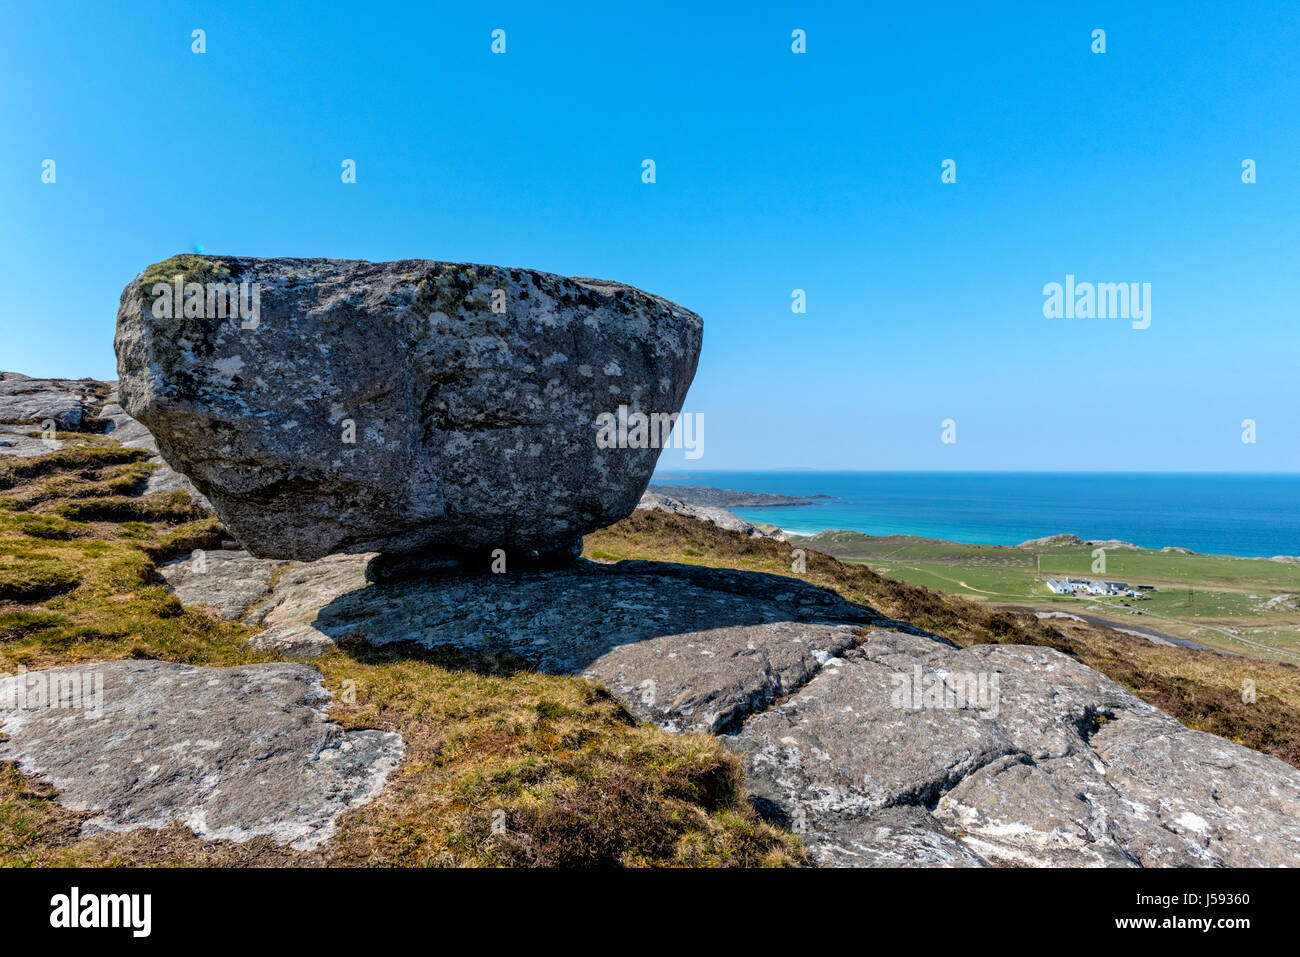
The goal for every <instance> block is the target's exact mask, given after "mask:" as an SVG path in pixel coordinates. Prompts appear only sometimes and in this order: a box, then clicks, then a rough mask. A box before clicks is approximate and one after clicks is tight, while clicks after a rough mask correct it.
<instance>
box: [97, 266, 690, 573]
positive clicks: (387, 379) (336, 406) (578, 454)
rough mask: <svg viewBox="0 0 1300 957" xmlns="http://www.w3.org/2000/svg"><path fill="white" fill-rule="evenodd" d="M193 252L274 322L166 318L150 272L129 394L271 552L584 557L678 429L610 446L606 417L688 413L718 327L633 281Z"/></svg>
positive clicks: (213, 494) (132, 293)
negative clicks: (588, 537) (584, 541)
mask: <svg viewBox="0 0 1300 957" xmlns="http://www.w3.org/2000/svg"><path fill="white" fill-rule="evenodd" d="M185 261H186V262H188V263H190V264H191V265H192V266H193V268H196V269H197V268H200V267H199V266H197V265H194V264H201V267H202V269H204V270H207V273H206V275H208V276H209V277H211V276H215V275H217V273H221V278H222V281H229V282H231V283H236V284H237V283H248V284H249V288H250V290H251V289H252V288H253V287H254V286H255V287H256V288H257V289H258V290H260V292H259V302H260V314H259V316H258V317H257V320H256V322H255V323H250V322H248V321H247V320H246V319H244V318H242V317H241V318H233V317H226V318H216V317H213V318H197V317H194V318H184V317H179V318H164V317H159V316H156V315H155V314H154V312H155V310H154V308H153V305H154V301H155V300H154V299H153V294H152V289H153V286H154V283H153V282H150V283H149V284H148V285H149V288H148V289H144V288H142V286H141V279H142V276H143V274H142V276H138V277H136V279H135V280H133V281H132V282H131V283H130V284H129V285H128V286H127V287H126V289H125V290H124V291H123V293H122V299H121V306H120V309H119V311H118V318H117V337H116V342H115V345H116V349H117V357H118V370H119V374H120V377H121V379H120V385H119V389H120V396H121V403H122V406H123V407H124V408H125V410H126V412H127V413H128V414H130V415H131V416H133V417H134V418H136V419H138V420H139V421H140V422H141V423H143V424H144V425H145V426H146V427H147V428H148V429H149V431H150V432H152V433H153V435H154V437H155V438H156V439H157V442H158V448H159V449H160V450H161V452H162V455H163V458H165V459H166V460H167V462H168V463H170V464H171V465H172V466H173V467H174V468H175V469H176V470H177V471H179V472H180V473H182V474H183V475H185V476H187V477H188V478H189V479H191V480H192V481H193V482H194V484H195V485H196V486H197V487H198V489H199V490H200V491H201V492H202V493H203V494H204V495H205V496H207V498H208V499H209V500H210V501H211V503H212V506H213V508H214V510H215V511H216V513H217V515H218V516H219V517H220V518H221V521H222V523H223V525H225V527H226V528H227V529H229V530H230V531H231V532H232V533H233V535H234V536H235V537H236V538H238V539H239V541H240V542H241V543H242V544H243V545H244V547H245V548H247V549H248V550H249V551H250V552H252V553H253V554H254V555H257V556H259V557H266V558H286V559H299V560H310V559H316V558H321V557H323V556H325V555H329V554H336V553H350V554H359V553H365V552H374V551H378V552H385V553H389V554H409V553H416V552H420V551H423V550H428V549H470V550H474V549H480V548H482V549H493V548H503V549H516V548H517V549H522V550H533V549H537V550H543V551H558V550H562V549H565V548H568V547H571V546H572V545H573V543H574V542H575V541H576V540H577V538H578V537H580V536H581V535H583V534H585V533H586V532H589V531H593V530H594V529H596V528H600V527H602V526H605V525H608V524H610V523H612V522H615V521H617V520H618V519H620V518H623V517H624V516H626V515H628V514H630V513H631V512H632V510H633V509H634V508H635V507H636V504H637V501H638V500H639V498H640V496H641V493H642V492H643V491H644V490H645V487H646V484H647V483H648V481H649V479H650V475H651V472H652V471H653V469H654V464H655V461H656V460H657V458H658V456H659V444H660V442H661V441H662V439H663V438H665V437H666V436H660V437H659V439H658V440H657V441H655V443H654V444H653V445H652V444H649V443H648V438H649V437H648V434H647V435H646V436H645V438H646V442H641V443H640V444H637V441H636V440H634V439H628V440H627V441H625V442H623V444H622V445H621V446H616V447H602V445H601V444H600V443H598V441H597V434H598V431H599V429H600V426H601V419H600V416H601V415H602V414H608V415H610V416H615V417H617V415H618V412H619V409H620V407H626V410H627V414H632V413H638V412H639V413H645V414H652V413H658V414H661V415H664V416H669V415H674V414H676V413H678V412H679V411H680V410H681V406H682V401H683V399H684V398H685V395H686V390H687V388H688V387H689V386H690V383H691V379H692V378H693V376H694V374H695V366H696V363H697V361H698V359H699V352H700V344H701V337H702V329H703V324H702V322H701V320H700V317H699V316H697V315H695V314H694V313H692V312H689V311H688V310H686V309H683V308H681V307H680V306H677V305H675V304H674V303H671V302H669V301H667V300H665V299H661V298H659V297H657V296H652V295H649V294H647V293H644V292H641V291H640V290H638V289H634V288H632V287H631V286H626V285H622V284H620V283H614V282H608V281H604V280H595V279H569V278H566V277H563V276H556V275H553V274H550V273H541V272H536V271H534V270H528V269H513V268H504V267H498V266H476V265H469V264H458V263H438V262H429V261H426V260H402V261H398V262H389V263H370V262H364V261H360V260H328V259H256V258H241V257H229V256H227V257H212V256H208V257H200V256H193V257H185ZM167 268H168V269H171V268H172V267H170V266H169V267H167ZM178 268H179V267H178ZM168 278H169V279H170V277H168ZM249 301H250V303H251V293H250V295H249ZM625 438H626V436H625Z"/></svg>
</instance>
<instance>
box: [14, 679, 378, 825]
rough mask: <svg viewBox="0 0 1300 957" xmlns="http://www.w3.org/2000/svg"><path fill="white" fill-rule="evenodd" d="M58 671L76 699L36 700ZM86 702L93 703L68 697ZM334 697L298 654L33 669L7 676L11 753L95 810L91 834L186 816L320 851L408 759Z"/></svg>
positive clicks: (62, 798)
mask: <svg viewBox="0 0 1300 957" xmlns="http://www.w3.org/2000/svg"><path fill="white" fill-rule="evenodd" d="M56 681H57V682H62V683H63V687H64V688H65V689H68V690H65V691H64V693H63V695H62V697H61V698H60V700H61V701H63V702H65V704H64V706H62V707H49V706H37V701H38V700H39V699H38V698H37V697H35V695H36V691H35V688H36V687H37V686H38V685H43V686H44V687H46V688H50V687H55V686H56V685H55V682H56ZM97 681H102V685H98V687H99V688H100V689H102V699H100V700H101V703H102V708H99V707H96V706H95V705H94V702H95V700H96V696H97V694H99V692H96V691H93V690H92V689H94V688H96V687H97V685H96V682H97ZM72 682H76V684H75V685H74V684H72ZM20 683H25V684H26V696H25V697H20V696H17V694H16V691H17V688H18V686H19V684H20ZM73 687H77V688H78V689H79V691H80V698H79V699H74V698H73V697H72V694H71V690H70V689H71V688H73ZM74 700H79V701H80V703H81V705H82V706H81V707H79V708H73V707H68V706H67V705H68V704H71V703H72V702H73V701H74ZM329 701H330V696H329V693H328V692H326V691H325V689H324V688H323V687H322V685H321V680H320V675H319V673H318V672H317V671H316V670H315V669H313V668H310V667H308V666H305V665H301V664H292V663H287V662H277V663H272V664H260V665H245V666H240V667H233V668H209V667H195V666H190V665H178V664H168V663H165V662H159V661H112V662H105V663H99V664H87V665H83V666H80V667H77V668H52V669H49V670H48V671H42V672H29V673H27V674H26V675H15V676H12V677H6V678H3V679H0V730H3V731H4V733H5V734H6V735H8V739H7V740H5V741H4V742H0V760H4V761H16V762H17V763H18V766H19V768H20V769H21V770H22V771H23V772H24V773H26V774H30V775H32V776H34V777H37V778H39V779H41V780H44V781H46V782H48V783H49V784H51V785H52V786H54V787H55V788H57V789H58V790H59V792H60V793H59V798H58V799H59V802H60V803H61V804H63V805H65V806H67V807H70V808H72V809H73V810H76V811H83V812H89V813H91V814H92V816H91V817H90V818H89V819H88V820H87V821H86V822H85V823H84V824H83V825H82V833H83V835H85V836H93V835H94V834H96V833H99V832H104V831H126V830H132V829H134V828H139V827H148V828H162V827H166V826H167V825H168V824H171V823H172V822H180V823H182V824H184V825H186V826H187V827H189V828H191V829H192V830H193V831H194V833H195V834H196V835H198V836H199V837H202V838H209V839H213V840H217V839H229V840H233V841H247V840H249V839H251V838H254V837H259V836H267V837H270V838H272V839H273V840H275V841H277V842H278V843H281V844H289V845H292V846H293V847H294V848H296V849H298V850H310V849H312V848H315V847H317V846H319V845H320V844H321V843H322V842H324V841H325V840H327V839H328V838H329V837H330V836H331V835H332V834H333V832H334V825H335V821H336V819H337V818H338V816H339V815H340V814H341V813H343V812H344V811H346V810H347V809H348V808H351V807H355V806H357V805H359V804H364V803H366V802H367V801H369V800H371V799H373V798H374V797H376V796H377V795H378V794H379V792H380V791H381V790H382V788H383V786H384V782H385V780H386V779H387V777H388V774H389V773H390V772H391V771H392V770H393V768H395V767H396V766H397V764H398V762H399V761H400V760H401V757H402V740H401V738H400V736H398V735H396V734H392V733H390V732H385V731H372V730H363V731H346V730H344V729H343V728H342V727H341V726H340V725H338V724H335V723H333V722H331V721H329V720H327V718H326V708H327V707H328V705H329ZM14 704H19V705H23V704H25V705H26V707H13V705H14ZM96 712H98V714H97V713H96Z"/></svg>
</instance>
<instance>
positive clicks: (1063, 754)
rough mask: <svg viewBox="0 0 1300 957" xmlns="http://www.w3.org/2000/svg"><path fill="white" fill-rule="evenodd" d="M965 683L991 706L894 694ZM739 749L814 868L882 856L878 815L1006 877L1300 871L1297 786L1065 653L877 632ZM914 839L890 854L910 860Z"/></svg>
mask: <svg viewBox="0 0 1300 957" xmlns="http://www.w3.org/2000/svg"><path fill="white" fill-rule="evenodd" d="M967 676H970V677H973V676H984V677H986V678H988V679H990V680H989V682H988V686H989V687H990V689H991V690H992V691H993V692H994V693H993V694H992V695H991V696H990V697H989V699H988V700H979V696H976V699H975V700H966V701H965V702H962V701H961V700H960V699H958V698H957V697H956V695H955V694H954V695H952V696H951V700H946V701H945V702H944V703H939V700H940V699H935V700H934V701H926V700H919V701H918V699H916V698H915V697H911V698H909V697H908V696H904V697H903V698H901V699H900V698H899V696H898V695H899V689H900V688H911V687H916V686H918V682H917V678H918V677H920V678H921V682H920V686H923V687H934V686H935V685H936V684H937V685H938V686H941V687H945V688H948V689H950V690H953V691H955V689H957V688H959V687H960V688H963V689H964V688H967V687H969V684H968V682H967V681H966V680H964V679H965V678H966V677H967ZM994 676H996V678H997V683H996V686H993V685H992V680H991V679H992V678H993V677H994ZM932 682H934V683H932ZM916 704H919V705H920V706H919V707H914V706H913V705H916ZM730 743H731V745H732V746H733V747H734V748H735V749H736V750H737V751H738V752H739V753H740V754H742V755H743V756H744V760H745V763H746V768H747V771H748V774H749V779H750V784H751V787H752V788H753V789H754V793H755V795H756V796H757V797H758V799H759V800H760V801H761V802H763V803H764V804H765V805H766V806H768V807H771V808H774V809H776V814H777V815H778V816H779V817H782V818H789V819H796V820H799V821H800V822H802V824H803V829H804V832H805V836H806V838H807V840H808V843H809V846H810V848H812V849H813V852H814V856H816V857H818V858H819V859H823V860H825V861H827V862H831V863H845V862H849V861H859V860H860V859H862V858H863V857H864V854H865V857H866V858H867V859H874V857H876V856H878V855H879V854H880V852H881V850H882V848H881V845H880V842H879V841H876V842H874V843H872V842H870V841H868V842H866V845H865V847H864V841H863V837H862V835H863V834H867V835H870V836H874V835H877V834H878V830H877V829H876V828H875V826H874V825H873V823H872V822H873V821H874V820H875V819H876V818H877V817H878V816H879V815H880V814H881V813H882V812H883V811H885V810H888V809H891V808H899V807H908V808H913V809H915V812H916V815H922V816H921V817H916V816H915V815H914V816H913V818H912V821H913V823H916V821H918V820H919V821H921V822H923V824H924V828H923V830H928V829H930V828H938V829H939V830H941V831H943V832H945V833H947V834H948V835H951V836H952V837H953V840H956V841H960V843H961V844H962V845H964V846H965V848H966V849H967V850H968V851H969V852H971V853H973V854H974V855H977V856H978V857H979V858H980V859H982V860H984V861H988V862H991V863H997V864H1012V865H1028V866H1112V867H1113V866H1136V865H1141V866H1166V865H1167V866H1195V865H1224V864H1228V865H1232V866H1273V865H1278V864H1290V865H1295V864H1300V823H1298V822H1297V816H1298V815H1297V812H1300V804H1297V802H1298V801H1300V772H1297V771H1296V770H1295V769H1294V768H1292V767H1290V766H1289V765H1286V764H1284V763H1283V762H1281V761H1278V760H1277V759H1275V758H1270V757H1267V756H1265V755H1262V754H1259V753H1258V752H1255V751H1251V750H1250V749H1248V748H1243V747H1240V746H1239V745H1235V744H1232V743H1231V742H1229V741H1225V740H1223V739H1222V738H1217V737H1214V736H1213V735H1206V734H1200V733H1198V732H1192V731H1188V730H1187V729H1186V728H1184V727H1183V726H1182V725H1180V724H1179V723H1178V722H1177V721H1175V720H1174V719H1173V718H1171V717H1170V716H1169V715H1167V714H1165V713H1164V712H1162V711H1160V710H1159V709H1157V708H1154V707H1152V706H1151V705H1149V704H1147V703H1145V702H1143V701H1141V700H1139V699H1138V698H1136V697H1134V696H1133V695H1131V694H1129V693H1128V692H1127V691H1125V690H1124V689H1123V688H1121V687H1119V686H1118V685H1116V684H1115V683H1114V682H1112V681H1110V680H1109V679H1108V678H1106V677H1104V676H1103V675H1100V674H1098V673H1097V672H1095V671H1093V670H1092V669H1090V668H1088V667H1086V666H1084V665H1081V664H1079V663H1078V662H1076V661H1074V660H1072V659H1070V658H1068V657H1066V656H1065V655H1062V654H1061V653H1060V652H1058V651H1055V650H1053V649H1048V648H1037V647H1021V646H1014V645H976V646H973V647H970V648H966V649H963V650H958V649H956V648H954V647H952V646H951V645H948V644H947V643H944V642H940V641H934V640H931V639H926V638H924V637H921V636H917V635H911V634H899V633H897V632H895V631H886V630H876V631H872V632H870V633H869V634H868V635H866V636H865V639H864V640H862V641H861V644H860V645H859V647H858V648H856V649H855V650H853V651H851V652H849V653H847V654H846V655H844V656H843V657H842V663H840V664H837V665H835V666H834V667H828V668H825V669H823V670H822V672H821V673H820V674H818V675H817V676H816V677H814V678H813V679H812V680H810V681H809V682H808V683H807V684H806V685H805V686H804V687H803V688H802V689H800V691H799V692H798V694H796V695H794V696H793V697H791V698H790V699H788V700H786V701H784V702H782V703H780V704H779V705H777V706H776V707H775V708H772V709H770V710H768V711H765V712H763V713H761V714H757V715H755V716H754V717H752V718H751V719H750V720H748V721H747V722H746V723H745V726H744V728H743V729H742V730H741V731H740V733H739V734H738V735H736V736H735V737H734V738H733V739H731V741H730ZM907 840H909V839H908V838H907V837H906V836H905V834H900V835H896V836H894V837H890V838H889V839H888V840H887V841H885V847H884V849H885V850H886V851H890V852H893V853H899V854H906V855H911V856H913V858H915V855H916V854H919V853H921V851H920V850H919V849H918V848H917V847H908V846H907ZM899 842H902V843H901V844H900V843H899ZM939 846H943V845H942V842H940V845H939ZM914 862H916V863H934V861H926V860H914ZM955 862H959V861H956V859H955Z"/></svg>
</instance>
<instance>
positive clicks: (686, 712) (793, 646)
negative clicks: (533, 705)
mask: <svg viewBox="0 0 1300 957" xmlns="http://www.w3.org/2000/svg"><path fill="white" fill-rule="evenodd" d="M209 554H212V553H209ZM710 572H714V570H712V569H690V568H688V567H687V566H674V565H666V564H661V563H655V562H621V563H619V565H615V566H604V565H599V564H595V563H592V562H581V563H579V564H578V565H576V566H575V567H573V568H570V569H563V570H557V571H545V572H534V573H530V574H525V575H521V574H513V573H511V574H504V575H488V576H473V575H448V576H441V577H434V578H428V579H422V580H413V581H402V582H397V583H394V584H391V585H376V584H367V582H366V581H365V567H364V560H363V559H361V558H353V557H349V556H331V557H330V558H326V559H322V560H321V561H319V562H313V563H312V564H310V565H298V566H293V567H291V568H289V569H288V570H286V571H285V572H284V574H283V575H282V576H281V577H280V579H279V581H278V583H277V584H276V586H275V588H274V589H273V591H272V594H271V597H270V598H268V599H267V600H266V601H265V602H263V603H262V604H260V605H258V606H257V608H256V609H254V610H253V612H252V613H251V614H250V615H249V616H248V621H249V622H252V623H261V624H263V625H264V626H265V630H264V631H263V632H261V633H259V634H257V635H255V636H253V638H252V643H253V645H254V647H256V648H258V649H261V650H267V651H276V652H278V653H280V654H285V655H295V656H296V655H310V654H320V653H321V652H323V651H326V650H328V649H330V648H332V647H334V646H335V645H336V644H337V643H338V642H343V641H346V640H348V639H355V640H364V641H368V642H370V643H372V644H379V645H382V644H390V643H393V642H413V643H415V644H419V645H423V646H425V647H438V646H452V647H458V648H463V649H466V650H473V651H476V652H481V653H487V654H499V655H507V654H508V655H513V656H515V657H518V658H523V659H525V660H527V661H530V662H532V663H533V664H535V665H536V667H537V668H538V669H539V670H541V671H544V672H549V673H552V674H583V675H587V676H589V677H591V678H595V679H597V680H599V681H601V682H602V683H604V684H605V685H606V686H608V687H609V688H610V689H611V690H613V691H614V692H615V694H617V695H619V697H620V698H622V699H623V701H624V702H625V704H626V705H627V706H628V708H629V709H630V710H631V711H632V712H633V713H634V714H637V715H638V716H639V717H641V718H642V719H644V720H650V721H655V722H657V723H659V724H662V725H664V726H665V727H668V728H670V729H674V730H677V729H683V730H698V731H714V732H716V731H721V730H725V729H727V728H730V727H733V726H735V725H736V724H737V723H738V722H739V721H740V720H742V719H743V718H744V717H745V716H746V715H748V714H750V713H751V712H753V711H756V710H761V709H762V708H765V707H767V706H768V705H770V704H771V703H772V702H774V701H776V700H777V699H779V698H780V697H781V696H783V695H787V694H790V693H791V692H792V691H794V690H795V689H796V688H798V687H799V686H800V685H801V684H803V683H804V682H805V681H807V680H808V679H809V677H811V676H812V675H813V674H815V673H816V672H817V670H818V669H819V668H821V666H822V664H823V663H824V662H825V661H828V660H830V659H831V658H833V657H834V656H835V655H837V654H840V653H842V652H844V651H846V650H847V649H849V648H850V647H852V645H853V631H854V627H855V623H864V622H877V621H882V620H884V619H882V617H881V616H879V615H877V614H876V613H874V612H871V611H870V610H869V609H863V608H858V607H856V606H853V605H851V604H850V603H848V602H845V601H844V600H843V599H840V598H839V597H838V596H835V595H833V594H831V593H829V592H825V591H823V590H821V589H818V588H815V587H813V586H811V585H808V584H806V583H804V582H799V581H795V580H792V579H779V578H776V576H771V575H759V574H752V573H743V572H731V573H729V575H728V573H721V572H715V573H714V574H713V575H712V576H710V574H709V573H710ZM729 576H730V577H729ZM710 578H712V580H710Z"/></svg>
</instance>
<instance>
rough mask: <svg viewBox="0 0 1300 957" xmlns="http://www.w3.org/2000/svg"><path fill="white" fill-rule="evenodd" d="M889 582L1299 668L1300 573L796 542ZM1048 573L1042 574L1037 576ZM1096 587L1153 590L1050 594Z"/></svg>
mask: <svg viewBox="0 0 1300 957" xmlns="http://www.w3.org/2000/svg"><path fill="white" fill-rule="evenodd" d="M791 544H794V545H797V546H804V547H808V548H815V549H817V550H818V551H822V552H826V553H828V554H831V555H834V556H836V557H837V558H840V559H843V560H846V561H859V562H866V563H867V564H869V565H870V566H871V568H872V569H873V570H875V571H877V572H879V573H880V574H882V575H888V576H889V577H891V578H896V579H899V580H901V581H905V582H909V583H911V584H915V585H924V586H926V587H928V588H934V589H937V590H939V591H945V592H949V593H951V594H954V595H961V596H962V597H964V598H969V599H972V600H976V601H985V602H993V603H996V604H1004V605H1009V606H1016V607H1020V608H1026V607H1032V608H1035V609H1040V610H1043V611H1061V612H1065V613H1068V614H1077V615H1087V616H1092V617H1095V618H1099V619H1104V620H1106V621H1108V622H1112V623H1114V624H1115V625H1116V626H1118V627H1127V628H1140V629H1147V630H1152V631H1157V632H1160V633H1162V634H1164V635H1166V636H1172V637H1175V638H1182V639H1186V640H1189V641H1192V642H1195V643H1196V644H1198V645H1201V646H1203V647H1207V648H1215V649H1218V650H1221V651H1230V652H1233V653H1235V654H1240V655H1247V656H1249V657H1265V658H1273V659H1280V660H1289V661H1294V660H1297V659H1300V565H1297V564H1292V563H1287V562H1274V561H1269V560H1266V559H1254V558H1234V557H1230V556H1224V555H1186V554H1180V553H1177V552H1159V551H1148V550H1145V549H1139V548H1132V547H1128V546H1114V547H1107V548H1106V550H1105V569H1104V571H1094V570H1093V563H1094V561H1096V559H1095V558H1094V557H1093V551H1094V549H1095V547H1096V546H1095V545H1090V544H1087V543H1080V542H1077V541H1076V542H1073V543H1064V544H1047V545H1036V546H1024V545H1017V546H1003V545H963V544H960V543H956V542H941V541H935V540H932V539H925V538H914V537H910V536H900V535H891V536H883V537H876V536H871V535H862V534H859V533H857V532H841V531H831V532H822V533H821V534H819V535H814V536H811V537H807V538H803V537H792V538H791ZM1040 568H1041V574H1040ZM1067 576H1069V577H1075V578H1092V579H1106V580H1109V581H1123V582H1127V583H1128V584H1129V585H1133V586H1136V585H1153V586H1155V589H1156V590H1155V591H1153V592H1151V593H1150V598H1149V599H1146V600H1137V599H1132V598H1117V597H1101V596H1090V597H1088V598H1074V597H1071V596H1068V595H1055V594H1053V593H1052V592H1051V591H1049V590H1048V588H1047V585H1046V579H1048V578H1064V577H1067Z"/></svg>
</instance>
